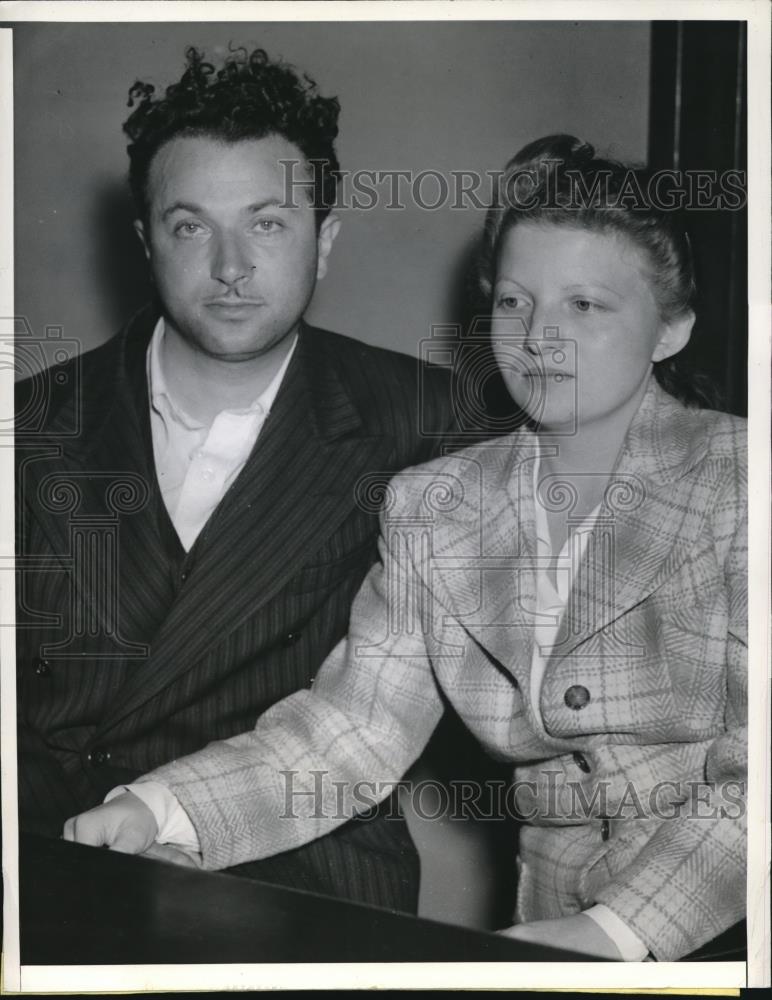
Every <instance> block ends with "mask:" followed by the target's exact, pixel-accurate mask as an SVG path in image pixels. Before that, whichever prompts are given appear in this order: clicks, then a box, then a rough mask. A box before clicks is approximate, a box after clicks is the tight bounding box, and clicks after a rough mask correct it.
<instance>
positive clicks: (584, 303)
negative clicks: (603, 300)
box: [574, 299, 603, 313]
mask: <svg viewBox="0 0 772 1000" xmlns="http://www.w3.org/2000/svg"><path fill="white" fill-rule="evenodd" d="M574 309H576V311H577V312H581V313H588V312H600V311H602V310H603V306H601V305H598V303H597V302H592V301H590V299H574Z"/></svg>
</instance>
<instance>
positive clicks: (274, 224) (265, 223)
mask: <svg viewBox="0 0 772 1000" xmlns="http://www.w3.org/2000/svg"><path fill="white" fill-rule="evenodd" d="M281 228H282V224H281V223H280V222H278V221H277V220H276V219H258V220H257V222H256V223H255V229H257V231H258V232H260V233H275V232H277V231H278V230H279V229H281Z"/></svg>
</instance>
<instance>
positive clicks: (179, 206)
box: [161, 198, 291, 222]
mask: <svg viewBox="0 0 772 1000" xmlns="http://www.w3.org/2000/svg"><path fill="white" fill-rule="evenodd" d="M288 207H291V206H288V205H287V202H286V201H285V199H284V198H264V199H263V200H262V201H255V202H252V204H251V205H247V207H246V209H245V211H246V212H248V213H249V214H250V215H255V214H256V213H257V212H260V211H262V210H263V209H264V208H288ZM175 212H190V213H191V214H192V215H205V214H206V209H204V208H202V206H201V205H196V204H195V203H194V202H192V201H175V202H173V203H172V204H171V205H169V207H168V208H165V209H164V210H163V212H162V213H161V220H162V221H163V222H165V221H166V220H167V219H168V218H169V216H170V215H174V213H175Z"/></svg>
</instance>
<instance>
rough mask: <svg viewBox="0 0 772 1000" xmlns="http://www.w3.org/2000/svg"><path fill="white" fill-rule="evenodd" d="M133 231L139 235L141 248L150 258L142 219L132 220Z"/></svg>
mask: <svg viewBox="0 0 772 1000" xmlns="http://www.w3.org/2000/svg"><path fill="white" fill-rule="evenodd" d="M134 232H135V233H136V234H137V236H138V237H139V242H140V243H141V244H142V249H143V250H144V251H145V256H146V257H147V259H148V260H150V244H149V243H148V240H147V235H146V234H145V224H144V222H143V221H142V219H135V220H134Z"/></svg>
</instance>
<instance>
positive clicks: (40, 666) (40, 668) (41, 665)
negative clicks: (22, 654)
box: [35, 659, 51, 677]
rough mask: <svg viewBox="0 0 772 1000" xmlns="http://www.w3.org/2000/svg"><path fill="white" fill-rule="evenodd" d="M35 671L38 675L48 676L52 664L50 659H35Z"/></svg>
mask: <svg viewBox="0 0 772 1000" xmlns="http://www.w3.org/2000/svg"><path fill="white" fill-rule="evenodd" d="M35 673H36V674H37V675H38V677H48V675H49V674H50V673H51V664H50V663H49V662H48V660H42V659H41V660H35Z"/></svg>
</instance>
